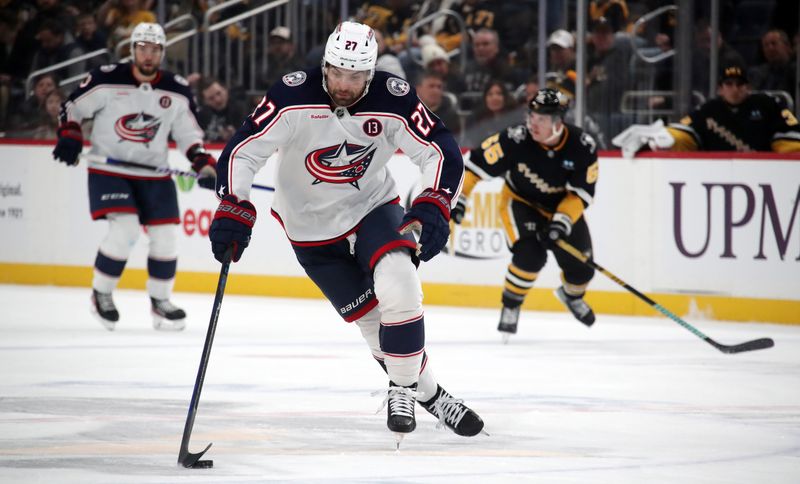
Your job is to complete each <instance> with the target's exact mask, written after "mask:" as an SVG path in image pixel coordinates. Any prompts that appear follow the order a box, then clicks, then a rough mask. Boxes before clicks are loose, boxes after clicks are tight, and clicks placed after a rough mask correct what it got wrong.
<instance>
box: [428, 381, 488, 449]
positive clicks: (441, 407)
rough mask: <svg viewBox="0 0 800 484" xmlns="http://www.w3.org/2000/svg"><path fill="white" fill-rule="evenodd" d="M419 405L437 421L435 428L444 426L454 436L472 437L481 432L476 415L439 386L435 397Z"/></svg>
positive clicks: (479, 421)
mask: <svg viewBox="0 0 800 484" xmlns="http://www.w3.org/2000/svg"><path fill="white" fill-rule="evenodd" d="M419 404H420V405H421V406H422V408H424V409H425V410H427V411H428V412H429V413H430V414H431V415H433V416H434V417H436V418H437V419H439V423H438V424H437V425H436V426H437V427H441V426H446V427H447V428H449V429H450V430H452V431H453V432H455V433H456V435H461V436H464V437H472V436H474V435H478V434H479V433H480V432H481V431H482V430H483V420H481V418H480V417H479V416H478V414H477V413H475V412H473V411H472V410H471V409H470V408H469V407H467V406H466V405H464V400H461V399H460V398H454V397H453V396H452V395H450V394H449V393H447V390H445V389H444V388H442V386H441V385H438V388H437V389H436V396H435V397H433V398H432V399H430V400H428V401H427V402H419ZM484 433H486V432H484Z"/></svg>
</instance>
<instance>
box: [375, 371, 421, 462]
mask: <svg viewBox="0 0 800 484" xmlns="http://www.w3.org/2000/svg"><path fill="white" fill-rule="evenodd" d="M380 393H382V392H380ZM375 394H378V393H375ZM416 398H417V384H416V383H414V384H413V385H411V386H409V387H402V386H399V385H395V384H394V382H391V381H390V382H389V390H388V391H387V393H386V398H384V400H383V404H381V406H380V408H378V411H379V412H380V411H381V409H382V408H383V407H384V405H385V406H386V426H387V427H389V430H391V431H392V432H393V433H394V437H395V439H396V441H397V448H398V449H399V448H400V442H401V441H402V440H403V437H404V436H405V434H407V433H410V432H413V431H414V429H415V428H417V421H416V419H415V418H414V403H415V402H416Z"/></svg>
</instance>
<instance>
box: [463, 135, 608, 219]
mask: <svg viewBox="0 0 800 484" xmlns="http://www.w3.org/2000/svg"><path fill="white" fill-rule="evenodd" d="M465 164H466V169H467V181H466V182H465V188H464V193H465V194H469V192H470V191H471V190H472V188H473V187H474V185H475V184H476V183H477V182H478V181H479V180H480V179H489V178H492V177H503V178H504V179H505V187H504V193H505V195H507V196H510V198H512V199H514V200H517V201H519V202H522V203H524V204H527V205H530V206H531V207H534V208H536V209H538V210H539V211H540V212H542V213H543V214H545V215H548V216H549V215H552V214H553V213H554V212H562V213H566V214H567V215H569V216H570V218H571V219H572V221H573V222H574V221H576V220H578V219H579V218H580V217H581V215H582V213H583V209H584V208H585V207H586V206H588V205H589V204H590V203H592V200H593V198H594V188H595V183H596V182H597V174H598V165H597V152H596V144H595V140H594V138H592V137H591V136H590V135H589V134H587V133H584V132H583V130H581V129H580V128H578V127H577V126H573V125H571V124H568V123H564V132H563V134H562V135H561V139H560V141H559V142H558V143H557V144H556V145H555V146H552V147H548V146H545V145H543V144H541V143H538V142H536V141H534V140H533V138H531V135H530V133H529V131H528V128H527V127H526V126H525V125H524V124H520V125H516V126H510V127H508V128H507V129H506V130H504V131H501V132H499V133H496V134H494V135H492V136H489V137H488V138H486V139H485V140H484V141H483V142H482V143H481V145H480V146H479V147H478V148H475V149H473V150H472V151H471V152H470V153H469V157H468V159H467V160H466V163H465Z"/></svg>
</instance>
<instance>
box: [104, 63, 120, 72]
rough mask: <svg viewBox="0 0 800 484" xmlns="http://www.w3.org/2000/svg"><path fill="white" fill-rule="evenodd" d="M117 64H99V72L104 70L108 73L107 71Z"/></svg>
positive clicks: (114, 67)
mask: <svg viewBox="0 0 800 484" xmlns="http://www.w3.org/2000/svg"><path fill="white" fill-rule="evenodd" d="M118 65H119V64H106V65H102V66H100V72H106V73H108V72H111V71H113V70H114V69H116V68H117V66H118Z"/></svg>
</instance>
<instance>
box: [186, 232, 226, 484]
mask: <svg viewBox="0 0 800 484" xmlns="http://www.w3.org/2000/svg"><path fill="white" fill-rule="evenodd" d="M232 256H233V247H229V248H228V250H227V251H225V255H224V256H223V259H224V260H225V262H223V263H222V267H221V268H220V270H219V282H217V294H216V295H215V296H214V308H213V309H212V311H211V319H210V320H209V322H208V332H207V333H206V342H205V344H204V345H203V356H201V357H200V367H199V368H198V369H197V379H195V382H194V390H193V391H192V401H191V402H190V403H189V413H188V414H187V415H186V425H185V426H184V427H183V439H182V440H181V449H180V451H179V452H178V464H180V465H182V466H183V467H186V468H196V469H197V468H209V467H214V461H213V460H200V458H201V457H203V454H205V453H206V452H207V451H208V449H210V448H211V444H208V445H207V446H206V448H205V449H203V450H202V451H201V452H198V453H196V454H195V453H192V452H189V439H191V437H192V427H194V417H195V415H197V406H198V404H199V403H200V392H201V391H202V390H203V380H205V378H206V368H208V359H209V357H210V355H211V343H213V342H214V333H215V332H216V330H217V320H218V319H219V310H220V308H221V307H222V296H223V295H224V294H225V284H226V283H227V282H228V269H230V267H231V257H232Z"/></svg>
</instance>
